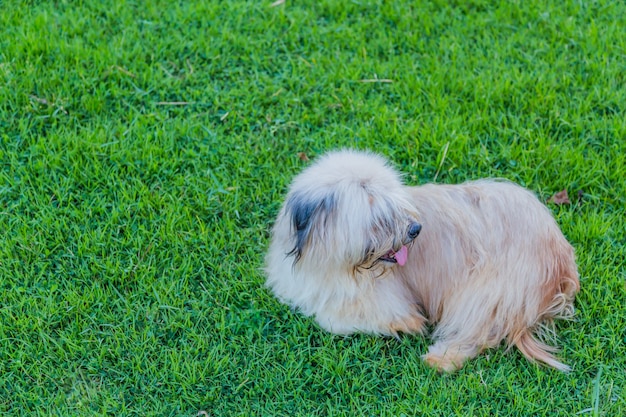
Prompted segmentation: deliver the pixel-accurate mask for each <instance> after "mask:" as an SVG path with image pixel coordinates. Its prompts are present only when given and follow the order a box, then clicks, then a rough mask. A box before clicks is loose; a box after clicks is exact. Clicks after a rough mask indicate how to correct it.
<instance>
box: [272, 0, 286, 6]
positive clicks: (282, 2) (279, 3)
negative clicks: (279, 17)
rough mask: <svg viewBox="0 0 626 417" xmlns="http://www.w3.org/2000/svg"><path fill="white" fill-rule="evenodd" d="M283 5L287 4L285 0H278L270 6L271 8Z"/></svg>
mask: <svg viewBox="0 0 626 417" xmlns="http://www.w3.org/2000/svg"><path fill="white" fill-rule="evenodd" d="M281 4H285V0H276V1H275V2H274V3H272V4H270V7H276V6H280V5H281Z"/></svg>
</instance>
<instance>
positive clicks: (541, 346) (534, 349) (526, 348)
mask: <svg viewBox="0 0 626 417" xmlns="http://www.w3.org/2000/svg"><path fill="white" fill-rule="evenodd" d="M513 344H515V346H517V348H518V349H519V350H520V352H522V354H523V355H524V356H525V357H526V358H527V359H528V360H530V361H539V362H543V363H545V364H546V365H549V366H551V367H553V368H556V369H558V370H559V371H563V372H568V371H570V367H569V366H567V365H565V364H564V363H561V362H559V361H558V360H557V359H556V358H555V357H554V355H552V354H553V353H555V352H557V351H558V349H557V348H555V347H554V346H550V345H547V344H545V343H543V342H541V341H539V340H538V339H537V338H536V337H535V335H534V334H533V333H532V331H531V330H530V329H527V330H525V331H524V332H522V333H521V334H520V335H519V336H518V337H517V340H515V341H514V342H513Z"/></svg>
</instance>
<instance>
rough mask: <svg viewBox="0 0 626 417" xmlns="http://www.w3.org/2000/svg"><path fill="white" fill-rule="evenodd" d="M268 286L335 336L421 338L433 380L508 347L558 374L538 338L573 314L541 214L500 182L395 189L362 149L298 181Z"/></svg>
mask: <svg viewBox="0 0 626 417" xmlns="http://www.w3.org/2000/svg"><path fill="white" fill-rule="evenodd" d="M265 269H266V276H267V280H266V285H267V286H268V287H269V288H270V289H271V291H272V292H273V293H274V294H275V295H276V296H277V298H278V299H279V300H281V301H282V302H284V303H286V304H288V305H290V306H292V307H293V308H296V309H298V310H299V311H300V312H302V313H303V314H304V315H306V316H314V317H315V320H316V321H317V323H319V325H320V326H321V327H322V328H323V329H325V330H327V331H329V332H332V333H335V334H340V335H348V334H351V333H354V332H364V333H371V334H380V335H388V336H395V337H398V334H399V333H406V334H424V333H425V329H426V328H427V327H431V326H434V328H433V331H432V335H431V336H432V339H433V340H434V343H433V344H432V345H431V346H430V347H429V348H428V352H427V353H426V354H425V355H423V356H422V358H423V359H424V361H425V362H426V363H427V364H428V365H430V366H431V367H433V368H435V369H437V370H438V371H440V372H443V371H454V370H457V369H459V368H461V367H462V366H463V364H464V362H465V361H466V360H467V359H471V358H473V357H475V356H476V355H478V354H479V353H481V352H482V351H484V350H485V349H488V348H493V347H495V346H498V345H499V344H500V343H501V342H503V341H504V342H505V343H506V344H507V345H508V346H509V347H511V346H516V347H517V348H518V349H519V350H520V351H521V353H522V354H523V355H524V356H525V357H526V358H528V359H529V360H531V361H538V362H540V363H543V364H546V365H549V366H552V367H554V368H556V369H559V370H562V371H567V370H569V367H568V366H566V365H565V364H563V363H561V362H560V361H559V360H557V358H555V356H554V355H553V354H554V352H555V351H556V350H557V349H556V348H554V347H552V346H550V345H548V344H547V343H546V342H545V339H546V337H545V336H546V335H551V334H552V331H551V330H552V329H553V326H552V324H553V320H554V319H556V318H568V317H571V316H572V315H573V311H574V307H573V303H574V297H575V295H576V293H577V292H578V290H579V288H580V284H579V278H578V271H577V267H576V263H575V259H574V250H573V248H572V246H571V245H570V244H569V243H568V241H567V240H566V239H565V237H564V236H563V234H562V233H561V230H560V229H559V227H558V225H557V223H556V221H555V220H554V218H553V217H552V215H551V213H550V211H549V210H548V208H547V207H546V206H544V205H543V204H542V203H541V202H540V201H539V200H538V199H537V198H536V197H535V196H534V195H533V194H532V193H531V192H529V191H528V190H526V189H524V188H522V187H521V186H518V185H516V184H514V183H511V182H508V181H505V180H491V179H486V180H478V181H472V182H467V183H463V184H460V185H435V184H427V185H423V186H418V187H409V186H405V185H403V182H402V179H401V176H400V175H399V174H398V172H397V171H396V170H394V169H393V168H392V167H390V166H389V164H388V163H387V161H386V160H385V159H384V158H383V157H381V156H379V155H376V154H373V153H369V152H361V151H353V150H342V151H335V152H331V153H329V154H327V155H325V156H323V157H321V158H320V159H319V160H318V161H317V162H315V163H313V164H312V165H310V166H309V167H307V168H306V169H305V170H304V171H303V172H301V173H300V174H299V175H298V176H297V177H296V178H295V179H294V180H293V183H292V184H291V186H290V189H289V191H288V193H287V197H286V200H285V202H284V204H283V206H282V208H281V210H280V212H279V214H278V217H277V219H276V222H275V224H274V227H273V229H272V236H271V241H270V245H269V250H268V253H267V256H266V268H265Z"/></svg>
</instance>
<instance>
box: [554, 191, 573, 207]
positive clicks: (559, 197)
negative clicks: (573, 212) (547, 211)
mask: <svg viewBox="0 0 626 417" xmlns="http://www.w3.org/2000/svg"><path fill="white" fill-rule="evenodd" d="M548 203H553V204H556V205H559V206H560V205H562V204H572V202H571V201H569V197H568V196H567V190H563V191H559V192H558V193H556V194H554V195H553V196H552V197H550V199H549V200H548Z"/></svg>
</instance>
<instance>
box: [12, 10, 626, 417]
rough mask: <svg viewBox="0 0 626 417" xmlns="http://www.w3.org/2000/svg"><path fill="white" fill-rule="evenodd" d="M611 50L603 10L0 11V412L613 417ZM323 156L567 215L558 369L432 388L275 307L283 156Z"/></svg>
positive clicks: (624, 333)
mask: <svg viewBox="0 0 626 417" xmlns="http://www.w3.org/2000/svg"><path fill="white" fill-rule="evenodd" d="M625 33H626V5H625V4H624V3H623V2H610V1H587V0H584V1H565V2H560V1H536V0H531V1H511V2H495V1H494V2H491V1H486V0H472V1H432V2H416V1H394V2H391V1H371V2H367V1H361V2H356V1H348V0H337V1H330V0H317V1H308V0H303V1H298V2H295V1H289V0H288V1H287V2H286V4H283V5H279V6H276V7H271V1H203V2H200V1H198V2H166V1H160V2H150V5H144V4H142V3H140V2H120V1H112V0H108V1H99V2H96V1H85V2H67V1H55V2H26V1H24V2H19V1H12V0H10V1H4V2H0V164H1V165H0V229H1V230H2V233H1V234H0V291H1V292H0V414H1V413H4V414H6V415H12V416H13V415H29V416H30V415H58V416H61V415H64V416H65V415H67V416H79V415H82V416H92V415H115V416H123V415H136V416H142V417H143V416H149V415H155V416H157V415H158V416H165V415H172V416H195V415H196V414H198V412H199V411H206V412H207V413H208V415H210V416H221V415H241V416H247V415H259V416H260V415H275V416H305V415H317V416H326V415H332V416H342V415H343V416H355V415H368V416H379V415H384V416H387V415H389V416H392V415H393V416H402V415H406V416H410V415H423V416H470V415H476V416H491V415H502V416H504V415H510V416H518V415H524V416H573V415H582V416H586V415H589V416H623V415H626V373H625V369H626V340H625V339H626V330H625V328H626V287H625V282H626V271H625V263H626V232H625V230H626V222H625V220H624V219H625V218H626V209H625V207H626V201H625V200H626V179H625V178H626V156H625V155H626V88H625V86H626V64H625V62H626V36H624V34H625ZM362 80H391V82H362ZM176 103H177V104H176ZM342 147H354V148H359V149H372V150H375V151H378V152H380V153H382V154H385V155H387V156H388V157H389V158H391V159H392V160H393V161H394V162H395V163H396V164H397V166H398V167H399V168H400V169H402V170H403V171H404V172H405V173H406V174H407V177H406V178H407V182H409V183H411V184H420V183H424V182H427V181H433V180H435V179H436V181H437V182H441V183H454V182H459V181H463V180H466V179H474V178H479V177H485V176H497V177H505V178H510V179H512V180H515V181H517V182H519V183H521V184H523V185H524V186H526V187H528V188H530V189H531V190H533V191H535V192H536V193H537V194H538V195H539V196H540V197H541V198H542V199H543V200H544V201H546V200H547V199H548V198H549V197H550V196H551V195H552V194H553V193H555V192H557V191H560V190H562V189H567V190H568V191H569V192H570V196H571V197H572V201H573V204H571V205H569V206H554V205H551V206H550V207H551V209H552V210H553V212H554V214H555V216H556V217H557V220H558V222H559V224H560V225H561V227H562V229H563V231H564V233H565V235H566V236H567V237H568V238H569V240H570V241H571V242H572V244H573V245H574V247H575V248H576V252H577V256H578V262H579V268H580V273H581V287H582V288H581V292H580V294H579V296H578V298H577V311H578V313H577V319H576V321H574V322H565V323H560V324H559V325H558V333H559V336H560V343H561V345H562V346H563V351H562V352H561V354H560V357H561V358H562V359H563V360H564V361H565V362H566V363H568V364H570V365H571V366H572V367H573V371H572V372H571V373H569V374H562V373H559V372H556V371H553V370H551V369H546V368H542V367H538V366H536V365H534V364H531V363H529V362H527V361H526V360H525V359H524V358H523V357H522V356H521V355H520V354H519V353H518V352H516V351H514V350H512V351H510V352H505V351H504V349H496V350H492V351H489V352H487V353H486V354H484V355H482V356H480V357H479V358H477V359H476V360H473V361H471V362H469V363H468V364H467V366H465V367H464V368H463V369H462V370H461V371H459V372H458V373H455V374H452V375H443V376H440V375H438V374H436V373H435V372H433V371H432V370H430V369H428V368H426V367H425V366H424V365H423V364H422V363H421V361H420V359H419V356H420V355H421V354H422V353H423V352H424V351H425V349H426V347H427V345H428V340H424V339H422V338H418V337H405V338H403V339H402V341H401V342H398V341H396V340H395V339H386V338H380V337H373V336H367V335H358V336H354V337H350V338H342V337H336V336H332V335H330V334H327V333H325V332H323V331H322V330H320V329H319V328H318V327H317V326H316V325H315V324H314V323H313V322H312V320H310V319H308V318H304V317H302V316H300V315H299V314H297V313H294V312H291V311H290V310H289V309H288V308H287V307H285V306H283V305H281V304H279V303H278V302H277V301H276V300H275V299H274V298H273V297H272V295H271V294H270V293H269V292H268V291H267V290H266V289H265V288H264V286H263V282H264V277H263V273H262V270H261V268H262V265H263V255H264V251H265V248H266V246H267V243H268V238H269V228H270V227H271V224H272V222H273V219H274V217H275V215H276V214H277V210H278V208H279V207H280V204H281V200H282V196H283V195H284V193H285V190H286V187H287V185H288V183H289V181H290V179H291V178H292V177H293V176H294V175H295V174H296V173H297V172H299V171H300V170H301V169H302V168H303V167H305V166H306V165H307V162H306V161H302V160H301V159H300V158H299V157H298V153H299V152H304V153H305V154H306V155H307V156H308V157H309V158H311V159H314V158H315V157H316V156H318V155H320V154H321V153H323V152H325V151H327V150H330V149H336V148H342ZM579 191H580V192H581V196H582V197H581V198H578V192H579Z"/></svg>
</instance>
